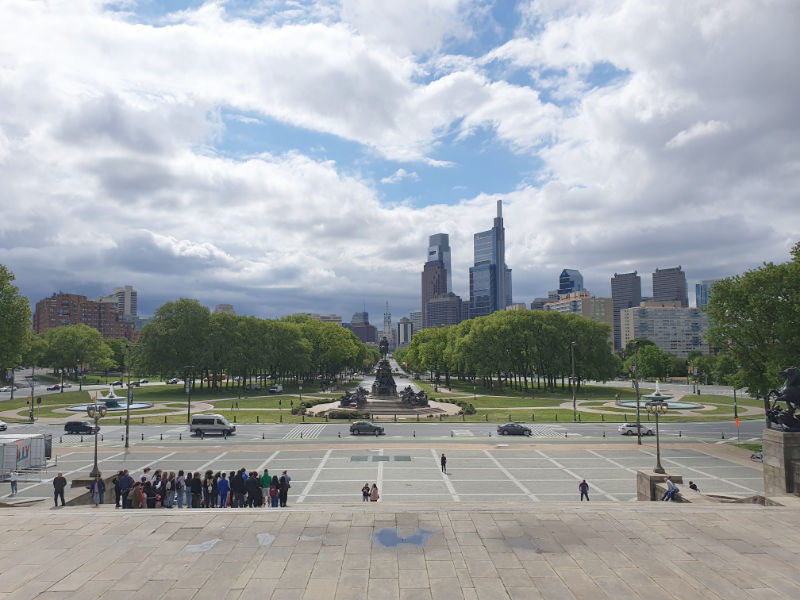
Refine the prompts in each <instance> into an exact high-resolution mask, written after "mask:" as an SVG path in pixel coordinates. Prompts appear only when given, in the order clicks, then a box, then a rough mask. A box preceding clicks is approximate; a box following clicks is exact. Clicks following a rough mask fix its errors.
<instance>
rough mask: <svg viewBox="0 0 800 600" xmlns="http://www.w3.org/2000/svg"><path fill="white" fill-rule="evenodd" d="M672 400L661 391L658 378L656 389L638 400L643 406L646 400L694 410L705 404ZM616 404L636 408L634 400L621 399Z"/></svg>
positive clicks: (672, 407)
mask: <svg viewBox="0 0 800 600" xmlns="http://www.w3.org/2000/svg"><path fill="white" fill-rule="evenodd" d="M669 400H672V396H670V395H668V394H665V393H664V392H662V391H661V386H660V385H659V382H658V379H656V390H655V391H654V392H653V393H652V394H647V395H645V396H642V398H641V400H640V401H639V405H640V406H644V405H645V404H646V403H648V402H663V403H664V404H666V405H667V407H668V408H671V409H678V410H694V409H698V408H705V405H703V404H698V403H697V402H683V401H675V402H669ZM617 406H624V407H625V408H634V409H635V408H636V400H621V401H618V402H617Z"/></svg>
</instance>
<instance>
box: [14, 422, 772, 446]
mask: <svg viewBox="0 0 800 600" xmlns="http://www.w3.org/2000/svg"><path fill="white" fill-rule="evenodd" d="M381 424H382V425H383V426H384V428H385V435H384V436H383V438H384V439H386V438H389V439H391V438H396V439H398V440H401V439H405V440H409V439H416V438H420V439H442V438H458V439H461V440H464V441H468V440H470V439H475V440H478V439H486V438H489V437H496V436H497V423H437V422H434V423H424V422H420V423H395V422H391V421H390V422H381ZM528 425H529V426H530V427H531V428H532V430H533V437H536V438H550V439H561V438H567V439H570V438H572V439H578V438H594V439H596V438H601V439H602V438H603V437H605V438H606V439H613V440H619V439H622V437H621V436H620V435H619V433H618V432H617V426H618V423H528ZM763 429H764V422H763V421H760V420H759V421H742V422H741V429H740V431H739V435H740V437H741V439H742V440H759V441H760V440H761V434H762V431H763ZM101 432H102V437H103V441H104V442H107V441H115V442H119V441H120V440H121V439H122V436H123V435H124V433H125V426H124V425H103V426H102V430H101ZM130 432H131V434H130V435H131V440H134V441H139V442H141V441H142V440H151V441H153V440H158V441H185V440H187V439H190V438H191V436H190V435H189V431H188V427H187V426H186V425H137V424H135V423H133V422H132V424H131V427H130ZM6 433H12V434H13V433H50V434H52V435H53V437H54V439H55V440H56V441H57V442H59V440H60V443H62V444H67V443H69V444H72V443H79V440H80V436H75V435H63V434H64V427H63V425H47V424H40V423H34V424H28V423H9V425H8V431H7V432H6ZM660 433H661V435H662V436H664V437H665V438H693V439H702V440H706V441H711V440H721V439H722V437H723V435H724V437H725V439H727V440H730V439H733V438H736V434H737V432H736V425H735V423H732V422H713V423H668V424H665V425H661V426H660ZM348 437H355V436H351V435H350V433H349V423H328V424H325V423H262V424H259V425H238V426H237V432H236V434H235V435H233V436H231V441H236V442H257V441H260V440H279V439H296V440H300V439H325V438H328V439H339V438H348ZM92 439H93V438H92V436H83V440H84V443H90V442H91V441H92ZM217 439H218V438H217V437H211V436H209V438H208V440H217ZM504 439H508V440H509V441H510V440H513V439H514V438H513V437H511V438H504ZM624 439H627V438H624ZM630 439H631V441H632V442H633V443H635V442H634V440H635V438H630Z"/></svg>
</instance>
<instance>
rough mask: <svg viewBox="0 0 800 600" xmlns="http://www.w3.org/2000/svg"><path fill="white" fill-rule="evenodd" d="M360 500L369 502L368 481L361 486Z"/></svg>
mask: <svg viewBox="0 0 800 600" xmlns="http://www.w3.org/2000/svg"><path fill="white" fill-rule="evenodd" d="M361 501H362V502H369V483H365V484H364V487H363V488H361Z"/></svg>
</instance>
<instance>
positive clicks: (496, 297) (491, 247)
mask: <svg viewBox="0 0 800 600" xmlns="http://www.w3.org/2000/svg"><path fill="white" fill-rule="evenodd" d="M474 246H475V265H474V266H472V267H470V268H469V302H470V317H481V316H484V315H490V314H492V313H493V312H495V311H498V310H503V309H504V308H505V307H506V306H508V305H509V304H511V298H512V296H511V269H509V268H508V267H506V241H505V228H504V227H503V202H502V200H498V201H497V217H496V218H495V220H494V226H493V227H492V228H491V229H489V230H488V231H481V232H478V233H476V234H475V236H474Z"/></svg>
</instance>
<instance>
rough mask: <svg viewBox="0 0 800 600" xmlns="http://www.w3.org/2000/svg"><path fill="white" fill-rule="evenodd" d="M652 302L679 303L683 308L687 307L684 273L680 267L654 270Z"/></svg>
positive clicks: (687, 295)
mask: <svg viewBox="0 0 800 600" xmlns="http://www.w3.org/2000/svg"><path fill="white" fill-rule="evenodd" d="M653 300H656V301H657V302H671V301H676V302H680V303H681V306H683V307H684V308H685V307H687V306H689V294H688V291H687V289H686V273H684V272H683V271H681V267H680V265H678V266H677V267H670V268H669V269H656V271H655V273H653Z"/></svg>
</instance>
